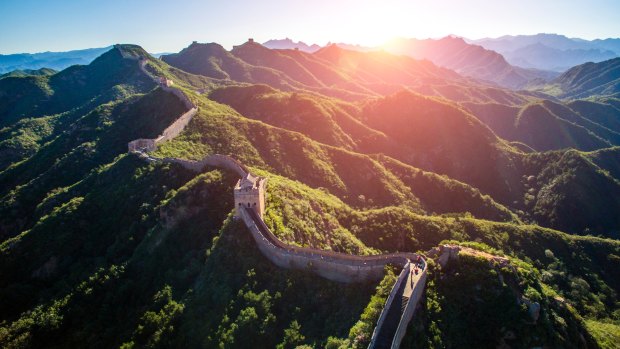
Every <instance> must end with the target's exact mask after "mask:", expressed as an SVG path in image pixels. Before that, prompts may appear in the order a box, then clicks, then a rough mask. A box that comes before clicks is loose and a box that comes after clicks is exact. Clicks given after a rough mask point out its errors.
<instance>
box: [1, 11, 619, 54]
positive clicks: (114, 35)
mask: <svg viewBox="0 0 620 349" xmlns="http://www.w3.org/2000/svg"><path fill="white" fill-rule="evenodd" d="M537 33H557V34H564V35H566V36H569V37H580V38H584V39H595V38H608V37H620V0H587V1H583V0H581V1H577V0H468V1H465V0H424V1H420V0H381V1H367V0H310V1H309V0H306V1H297V0H288V1H285V0H254V1H240V0H218V1H211V0H0V54H10V53H20V52H42V51H66V50H71V49H83V48H90V47H105V46H108V45H111V44H115V43H132V44H138V45H141V46H142V47H144V48H145V49H146V50H147V51H149V52H153V53H159V52H178V51H179V50H181V49H182V48H183V47H186V46H188V45H189V44H190V43H191V42H192V41H194V40H195V41H198V42H217V43H220V44H222V45H223V46H224V47H226V48H228V49H230V48H232V45H236V44H241V43H243V42H245V41H246V40H247V39H248V38H250V37H251V38H254V39H255V40H256V41H258V42H264V41H267V40H269V39H282V38H285V37H289V38H292V39H294V40H296V41H297V40H302V41H304V42H306V43H317V44H320V45H324V44H326V43H327V42H345V43H350V44H361V45H365V46H378V45H381V44H382V43H384V42H386V41H389V40H390V39H392V38H394V37H407V38H409V37H415V38H419V39H424V38H440V37H444V36H446V35H451V34H453V35H459V36H464V37H467V38H470V39H479V38H483V37H498V36H502V35H518V34H524V35H525V34H537Z"/></svg>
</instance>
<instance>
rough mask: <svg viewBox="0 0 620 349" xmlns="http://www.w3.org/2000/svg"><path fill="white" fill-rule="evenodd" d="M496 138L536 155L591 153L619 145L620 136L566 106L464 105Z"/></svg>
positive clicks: (548, 104) (544, 103)
mask: <svg viewBox="0 0 620 349" xmlns="http://www.w3.org/2000/svg"><path fill="white" fill-rule="evenodd" d="M463 105H464V106H465V107H466V108H467V109H469V110H470V111H471V112H472V113H473V114H474V115H476V117H477V118H478V119H480V120H481V121H482V122H484V123H485V124H487V125H488V126H489V127H490V128H491V129H492V130H493V131H494V132H495V133H496V134H497V135H498V136H500V137H502V138H504V139H506V140H509V141H518V142H522V143H525V144H526V145H528V146H529V147H531V148H533V149H535V150H537V151H547V150H557V149H563V148H575V149H580V150H595V149H601V148H606V147H609V146H611V145H615V144H620V133H618V132H616V131H613V130H612V129H609V128H608V127H605V126H603V125H601V124H599V123H597V121H598V120H594V121H593V120H590V119H588V118H587V117H583V116H582V115H581V114H579V113H577V112H576V111H575V110H573V109H571V108H569V107H568V106H567V105H563V104H559V103H555V102H551V101H540V102H537V103H533V104H528V105H526V106H523V107H521V108H518V107H510V106H506V105H501V104H473V103H464V104H463Z"/></svg>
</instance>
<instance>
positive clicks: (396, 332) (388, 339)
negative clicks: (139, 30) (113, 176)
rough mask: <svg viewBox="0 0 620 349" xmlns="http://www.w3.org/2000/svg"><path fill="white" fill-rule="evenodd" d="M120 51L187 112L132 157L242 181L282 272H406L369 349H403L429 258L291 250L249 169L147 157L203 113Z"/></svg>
mask: <svg viewBox="0 0 620 349" xmlns="http://www.w3.org/2000/svg"><path fill="white" fill-rule="evenodd" d="M115 47H116V49H118V50H119V52H120V53H121V54H122V55H123V57H125V58H128V59H132V60H136V61H138V64H139V66H140V69H141V70H142V71H143V72H144V74H146V75H147V76H148V77H150V78H151V79H152V80H153V81H154V82H155V83H157V84H158V85H159V86H160V88H162V89H164V90H165V91H167V92H170V93H173V94H174V95H175V96H177V97H178V98H179V99H180V100H181V101H182V102H183V103H185V106H186V107H187V109H188V111H187V112H185V113H183V114H182V115H181V116H180V117H179V118H177V119H176V120H175V121H174V122H173V123H172V125H170V126H169V127H168V128H166V129H165V130H164V131H163V132H162V134H161V135H160V136H158V137H157V138H155V139H137V140H134V141H131V142H129V143H128V151H129V153H132V154H136V155H137V156H139V157H140V158H141V159H143V160H144V161H147V162H164V163H174V164H178V165H180V166H182V167H184V168H186V169H188V170H191V171H194V172H201V171H203V170H204V169H205V167H207V166H211V167H219V168H224V169H227V170H230V171H232V172H234V173H236V174H237V175H239V177H240V179H239V181H238V182H237V185H236V186H235V188H234V191H233V195H234V198H235V216H236V217H237V218H238V219H241V221H243V223H244V224H245V226H246V227H247V228H248V230H249V232H250V233H251V235H252V237H253V239H254V241H255V242H256V245H257V247H258V249H259V250H260V251H261V253H262V254H263V255H264V256H265V257H266V258H267V259H268V260H269V261H271V262H272V263H273V264H275V265H277V266H279V267H282V268H287V269H298V270H306V271H309V272H312V273H315V274H317V275H319V276H321V277H323V278H326V279H329V280H333V281H338V282H346V283H353V282H365V281H377V280H380V279H381V278H382V277H383V275H384V273H385V266H387V265H394V266H398V267H402V270H401V272H400V274H399V276H398V278H397V280H396V282H395V283H394V286H393V287H392V289H391V291H390V294H389V296H388V298H387V300H386V302H385V305H384V307H383V309H382V311H381V314H380V316H379V319H378V320H377V325H376V326H375V329H374V331H373V334H372V337H371V340H370V344H369V349H375V348H377V349H378V348H392V349H396V348H399V347H400V343H401V341H402V339H403V337H404V336H405V333H406V331H407V327H408V325H409V322H410V321H411V319H412V317H413V315H414V312H415V309H416V306H417V305H418V303H419V301H420V299H421V298H422V295H423V293H424V288H425V285H426V277H427V264H426V260H425V258H424V257H423V256H421V255H418V254H416V253H388V254H379V255H373V256H357V255H349V254H344V253H337V252H331V251H325V250H318V249H313V248H305V247H297V246H292V245H288V244H286V243H284V242H282V241H280V240H279V239H278V238H277V237H276V235H275V234H273V232H271V230H270V229H269V227H268V226H267V225H266V224H265V222H264V221H263V219H262V216H263V214H264V209H265V205H264V198H265V183H266V179H265V178H260V177H256V176H253V175H251V174H250V172H249V170H248V168H247V167H245V166H244V165H243V164H241V163H240V162H238V161H237V160H235V159H233V158H232V157H230V156H227V155H220V154H214V155H209V156H207V157H205V158H203V159H202V160H200V161H192V160H186V159H180V158H155V157H153V156H151V155H149V154H148V152H151V151H154V150H155V149H156V147H157V145H158V144H160V143H162V142H165V141H167V140H170V139H172V138H174V137H176V136H177V135H178V134H179V133H181V131H183V129H184V128H185V126H187V124H188V123H189V122H190V121H191V119H192V118H193V116H194V115H196V113H197V111H198V108H197V107H196V106H195V105H194V104H193V103H192V102H191V100H190V99H189V98H188V97H187V96H186V95H185V94H184V93H183V92H182V91H181V90H179V89H176V88H173V87H172V85H173V83H172V82H171V81H170V80H166V79H163V78H158V77H156V76H154V75H152V74H151V73H150V72H148V70H147V69H146V64H147V63H148V60H147V59H146V58H144V57H138V56H135V55H132V54H128V53H127V52H125V51H124V50H123V49H122V47H121V46H118V45H117V46H115ZM461 249H462V247H460V246H451V245H445V246H439V247H437V248H434V249H432V250H431V251H429V252H428V253H427V255H429V256H432V257H437V259H438V263H439V264H440V265H441V266H444V267H445V265H446V264H447V263H448V262H449V261H450V260H453V259H455V258H458V254H459V252H460V251H461ZM498 258H499V257H498Z"/></svg>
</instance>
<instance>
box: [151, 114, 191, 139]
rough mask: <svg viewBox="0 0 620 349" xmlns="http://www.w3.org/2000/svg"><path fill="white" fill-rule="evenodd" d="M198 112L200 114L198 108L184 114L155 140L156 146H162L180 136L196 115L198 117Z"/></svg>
mask: <svg viewBox="0 0 620 349" xmlns="http://www.w3.org/2000/svg"><path fill="white" fill-rule="evenodd" d="M196 112H198V108H191V109H190V110H189V111H187V112H186V113H184V114H182V115H181V116H180V117H179V118H178V119H176V120H175V121H174V122H173V123H172V124H171V125H170V126H168V127H166V129H165V130H164V131H163V132H162V133H161V135H160V136H159V137H157V138H156V139H155V144H160V143H162V142H165V141H168V140H171V139H173V138H174V137H176V136H178V135H179V133H181V131H183V129H185V126H187V124H189V122H190V121H191V120H192V118H193V117H194V115H196Z"/></svg>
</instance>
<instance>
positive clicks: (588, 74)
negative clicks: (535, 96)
mask: <svg viewBox="0 0 620 349" xmlns="http://www.w3.org/2000/svg"><path fill="white" fill-rule="evenodd" d="M539 89H540V90H541V91H543V92H546V93H549V94H552V95H555V96H559V97H562V98H570V99H577V98H589V97H600V96H607V97H620V58H614V59H610V60H608V61H604V62H600V63H585V64H582V65H578V66H576V67H573V68H571V69H569V70H567V71H566V72H564V73H563V74H562V75H560V76H558V77H557V78H556V79H554V80H552V81H550V82H549V83H548V84H547V85H544V86H543V87H541V88H539Z"/></svg>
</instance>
